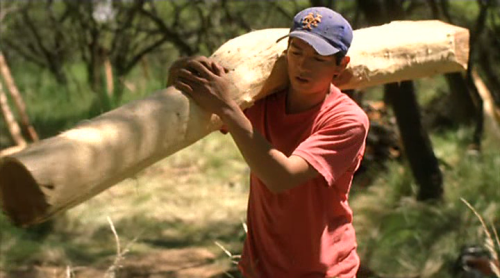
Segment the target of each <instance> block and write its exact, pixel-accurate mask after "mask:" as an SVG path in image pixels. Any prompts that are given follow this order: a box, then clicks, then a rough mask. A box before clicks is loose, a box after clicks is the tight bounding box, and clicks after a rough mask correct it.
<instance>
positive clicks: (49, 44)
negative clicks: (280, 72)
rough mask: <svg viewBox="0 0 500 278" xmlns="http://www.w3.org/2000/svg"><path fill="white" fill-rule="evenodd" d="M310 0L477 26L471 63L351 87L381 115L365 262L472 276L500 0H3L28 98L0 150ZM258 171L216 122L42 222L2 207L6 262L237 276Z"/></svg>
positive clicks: (81, 273)
mask: <svg viewBox="0 0 500 278" xmlns="http://www.w3.org/2000/svg"><path fill="white" fill-rule="evenodd" d="M309 6H327V7H330V8H333V9H334V10H337V11H338V12H340V13H341V14H343V15H344V16H345V17H346V18H347V19H348V20H349V21H350V22H351V24H352V25H353V28H354V29H359V28H363V27H368V26H373V25H380V24H384V23H388V22H390V21H393V20H430V19H439V20H442V21H445V22H448V23H451V24H454V25H458V26H461V27H465V28H468V29H469V30H470V32H471V33H470V34H471V39H470V61H469V66H468V70H467V71H466V72H461V73H453V74H446V75H439V76H432V77H429V78H424V79H419V80H412V81H405V82H402V83H400V84H387V85H384V86H378V87H373V88H367V89H363V90H357V91H349V92H346V93H348V94H349V95H350V96H352V97H353V98H354V99H355V100H356V101H357V102H358V104H359V105H360V106H362V107H363V108H364V109H365V111H366V112H367V113H368V115H369V116H370V120H371V130H370V134H369V137H368V139H367V140H368V142H367V143H368V148H367V153H366V156H365V160H364V162H363V165H362V167H361V169H360V171H359V173H358V174H357V175H356V177H355V181H354V185H353V190H352V193H351V206H352V208H353V210H354V214H355V222H354V224H355V227H356V230H357V235H358V241H359V254H360V256H361V259H362V264H363V268H364V271H365V272H366V273H368V272H371V273H372V274H366V276H365V277H369V276H370V275H371V276H370V277H375V276H376V275H378V276H380V277H468V276H460V275H465V274H464V273H466V272H467V270H464V267H463V260H462V259H463V258H464V254H470V250H472V249H471V248H468V249H467V248H466V247H471V246H475V247H477V248H478V249H474V250H479V251H478V252H476V253H475V254H474V256H476V257H478V258H482V259H485V260H486V261H488V260H490V259H494V254H495V251H498V248H499V247H500V246H498V241H497V240H496V239H495V233H494V231H495V230H497V229H498V228H499V227H500V224H499V223H498V219H499V215H500V207H499V205H500V191H499V190H498V188H497V187H498V186H499V185H500V173H499V171H498V169H500V156H499V155H500V150H499V148H498V143H497V142H499V140H500V137H498V134H497V133H496V132H495V127H497V126H498V123H499V119H500V113H499V112H498V111H499V110H498V107H500V51H499V49H500V1H494V0H491V1H487V0H477V1H473V0H470V1H458V0H457V1H451V0H426V1H424V0H421V1H403V0H358V1H354V0H352V1H348V0H345V1H340V0H339V1H333V0H330V1H324V0H323V1H322V0H316V1H315V0H310V1H299V0H297V1H229V0H221V1H199V0H195V1H182V0H177V1H141V0H137V1H130V0H128V1H126V0H122V1H118V0H117V1H109V0H103V1H69V0H68V1H52V0H39V1H5V0H2V1H0V52H1V56H2V57H3V63H2V65H0V66H4V67H5V68H8V70H9V72H10V73H11V76H12V80H13V81H14V82H10V81H9V78H8V76H7V75H6V74H5V73H4V71H2V78H1V80H2V82H1V83H0V84H1V85H2V86H1V88H2V89H0V93H3V95H4V96H6V97H7V98H6V102H2V103H3V105H2V108H4V107H7V106H8V107H10V108H15V107H17V105H16V101H15V98H13V97H12V96H11V94H9V93H12V91H16V90H17V91H18V92H19V93H20V95H21V96H22V99H23V100H24V103H25V106H26V112H27V116H28V117H27V118H25V117H23V113H22V109H21V110H19V109H18V110H16V109H11V110H13V117H14V118H15V119H17V120H18V122H19V123H20V132H18V133H13V132H12V126H9V124H7V123H8V122H9V121H0V150H1V149H4V150H5V149H8V148H11V147H12V146H16V145H17V146H24V145H25V144H29V143H32V142H34V141H36V140H37V138H40V139H43V138H48V137H51V136H55V135H57V134H59V133H60V132H62V131H64V130H67V129H69V128H71V127H74V126H75V125H76V124H78V123H79V122H81V121H84V120H87V119H91V118H93V117H95V116H98V115H99V114H101V113H104V112H106V111H109V110H111V109H113V108H116V107H119V106H120V105H123V104H125V103H127V102H130V101H132V100H135V99H141V98H144V97H146V96H148V95H149V94H151V93H153V92H155V91H157V90H159V89H162V88H164V87H165V84H166V79H167V75H168V69H169V66H170V65H171V64H172V63H173V62H174V61H175V60H176V59H177V58H178V57H182V56H193V55H210V54H211V53H212V52H213V51H214V50H216V49H217V48H218V47H219V46H220V45H221V44H223V43H224V42H226V41H227V40H229V39H231V38H233V37H236V36H238V35H242V34H245V33H247V32H250V31H252V30H257V29H263V28H276V27H281V28H288V27H290V22H291V20H292V18H293V15H294V14H295V13H296V12H298V11H300V10H302V9H303V8H306V7H309ZM1 61H2V60H0V62H1ZM13 84H14V85H15V86H14V87H13ZM485 93H486V94H487V95H488V96H489V100H490V103H488V102H486V99H485V98H484V94H485ZM486 104H493V110H492V111H493V112H492V113H490V114H488V113H484V112H483V111H484V110H485V109H484V108H485V106H487V105H486ZM20 111H21V112H20ZM2 115H3V116H5V115H6V114H5V110H2ZM27 119H29V120H28V122H27V121H26V120H27ZM30 127H31V128H30ZM16 134H17V135H16ZM123 140H126V138H123ZM248 172H249V170H248V168H247V166H246V165H245V163H244V161H243V160H242V158H241V156H240V155H239V153H238V151H237V149H236V147H235V145H234V144H233V142H232V141H231V139H230V136H224V135H222V134H218V133H214V134H211V135H209V136H208V137H206V138H204V139H202V140H200V141H199V142H197V143H195V144H194V145H192V146H190V147H188V148H186V149H184V150H182V151H181V152H179V153H177V154H175V155H173V156H171V157H168V158H166V159H164V160H162V161H160V162H159V163H157V164H155V165H153V166H151V167H149V168H148V169H146V170H144V171H143V172H142V173H140V174H139V175H137V176H136V177H134V178H132V179H128V180H126V181H124V182H122V183H120V184H118V185H116V186H114V187H112V188H111V189H109V190H107V191H105V192H103V193H102V194H100V195H99V196H97V197H95V198H93V199H91V200H89V201H87V202H85V203H84V204H82V205H79V206H77V207H76V208H74V209H71V210H70V211H68V212H66V213H64V214H63V215H60V216H58V217H56V218H54V219H53V220H51V221H49V222H46V223H44V224H41V225H38V226H35V227H31V228H28V229H21V228H19V227H15V226H13V225H12V224H11V223H10V222H9V221H8V220H7V219H6V217H5V216H0V277H89V276H98V277H104V276H105V277H231V276H235V275H236V274H235V272H234V271H233V270H234V265H233V264H232V261H234V260H237V259H238V257H237V256H235V255H234V254H239V252H240V251H241V247H242V241H243V239H244V237H245V225H244V221H245V211H246V200H247V194H248V182H247V179H248V178H247V176H248ZM463 200H466V201H468V202H469V203H470V204H471V205H472V206H473V207H474V208H475V209H476V211H477V212H478V213H479V215H481V216H482V218H483V219H484V221H485V222H486V223H487V225H488V228H487V229H485V228H484V227H483V226H482V225H481V222H480V220H479V218H478V217H477V216H476V215H475V214H474V213H473V212H472V211H471V209H470V208H469V207H468V206H467V205H466V204H465V203H464V201H463ZM495 228H496V229H495ZM486 230H489V231H490V232H491V235H492V241H485V238H486V236H487V233H486ZM485 243H487V244H485ZM488 248H489V249H488ZM467 252H469V253H467ZM469 271H472V270H470V269H469ZM375 273H376V274H375ZM489 274H490V275H494V274H492V273H489ZM360 277H361V276H360ZM470 277H473V276H470ZM478 277H480V276H478ZM484 277H486V276H484Z"/></svg>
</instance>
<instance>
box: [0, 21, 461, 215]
mask: <svg viewBox="0 0 500 278" xmlns="http://www.w3.org/2000/svg"><path fill="white" fill-rule="evenodd" d="M287 32H288V29H266V30H261V31H255V32H251V33H248V34H246V35H243V36H241V37H238V38H236V39H233V40H230V41H228V42H227V43H226V44H224V45H223V46H221V47H220V48H219V49H218V50H217V51H216V52H215V53H214V54H213V55H212V56H211V57H212V58H213V59H214V60H216V61H218V62H219V63H221V64H222V65H223V66H225V67H226V68H228V69H230V71H229V73H228V78H229V79H230V80H231V82H232V84H234V88H233V89H232V91H231V95H232V97H233V99H235V100H236V102H237V103H238V104H240V106H241V107H243V108H245V107H249V106H250V105H251V104H252V103H253V102H254V101H255V100H256V99H260V98H262V97H264V96H266V95H268V94H270V93H273V92H275V91H277V90H279V89H282V88H285V87H286V86H287V85H288V79H287V74H286V70H285V69H286V61H285V59H284V56H283V51H284V50H285V49H286V47H287V40H286V39H285V40H281V41H280V42H278V43H276V41H277V39H278V38H280V37H282V36H284V35H286V34H287ZM354 38H355V39H354V42H353V45H352V48H351V51H350V56H351V66H350V68H349V70H348V71H347V74H344V75H342V76H341V77H339V78H338V79H336V80H334V82H335V83H336V84H337V85H338V86H340V87H341V88H344V89H347V88H361V87H367V86H373V85H376V84H382V83H385V82H395V81H399V80H405V79H414V78H418V77H421V76H428V75H432V74H437V73H444V72H450V71H459V70H463V69H465V66H466V64H467V53H468V51H467V46H468V31H467V30H466V29H463V28H459V27H456V26H452V25H448V24H444V23H441V22H438V21H422V22H394V23H391V24H389V25H384V26H381V27H372V28H368V29H362V30H357V31H355V34H354ZM218 128H220V122H219V120H218V119H217V117H215V116H213V115H210V114H209V113H207V112H205V111H204V110H202V109H201V108H199V107H198V106H197V105H196V104H195V103H194V102H193V101H192V100H191V99H189V98H188V97H186V96H185V95H184V94H182V93H181V92H179V91H177V90H176V89H174V88H173V87H168V88H167V89H164V90H161V91H159V92H156V93H155V94H153V95H151V96H150V97H147V98H145V99H143V100H139V101H135V102H132V103H130V104H127V105H125V106H122V107H120V108H118V109H116V110H113V111H111V112H108V113H105V114H103V115H101V116H99V117H97V118H95V119H93V120H90V121H87V122H84V123H82V124H80V125H78V126H77V127H75V128H74V129H71V130H69V131H66V132H64V133H62V134H60V135H58V136H56V137H53V138H49V139H46V140H43V141H41V142H39V143H36V144H34V145H32V146H30V147H29V148H27V149H25V150H23V151H21V152H19V153H16V154H13V155H9V156H6V157H4V158H2V159H1V160H0V200H1V203H2V207H3V210H4V211H5V213H6V215H7V216H9V217H10V219H12V221H13V222H14V223H17V224H19V225H29V224H34V223H38V222H41V221H44V220H46V219H47V218H49V217H51V216H53V215H54V214H56V213H58V212H62V211H64V210H66V209H68V208H70V207H73V206H75V205H77V204H79V203H82V202H84V201H85V200H88V199H89V198H91V197H92V196H94V195H96V194H98V193H99V192H101V191H103V190H105V189H107V188H109V187H110V186H112V185H114V184H116V183H118V182H119V181H121V180H123V179H125V178H127V177H130V176H132V175H134V174H136V173H137V172H139V171H140V170H142V169H144V168H145V167H147V166H149V165H151V164H152V163H154V162H156V161H158V160H160V159H162V158H164V157H166V156H168V155H171V154H173V153H175V152H176V151H178V150H180V149H182V148H185V147H187V146H189V145H190V144H192V143H194V142H195V141H197V140H199V139H201V138H203V137H204V136H205V135H207V134H208V133H210V132H212V131H214V130H217V129H218Z"/></svg>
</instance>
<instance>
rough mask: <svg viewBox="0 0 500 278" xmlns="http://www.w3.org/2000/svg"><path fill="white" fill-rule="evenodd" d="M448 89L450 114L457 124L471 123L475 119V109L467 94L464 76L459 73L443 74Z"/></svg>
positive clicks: (467, 89) (467, 88) (469, 95)
mask: <svg viewBox="0 0 500 278" xmlns="http://www.w3.org/2000/svg"><path fill="white" fill-rule="evenodd" d="M445 78H446V82H447V83H448V87H449V88H450V98H449V100H450V104H449V106H450V112H451V116H452V117H453V119H454V120H456V121H457V122H458V123H471V122H472V120H473V119H475V117H476V107H475V105H474V101H473V99H472V98H471V94H470V93H469V87H468V86H467V82H466V79H465V77H464V75H463V74H462V73H460V72H454V73H447V74H445Z"/></svg>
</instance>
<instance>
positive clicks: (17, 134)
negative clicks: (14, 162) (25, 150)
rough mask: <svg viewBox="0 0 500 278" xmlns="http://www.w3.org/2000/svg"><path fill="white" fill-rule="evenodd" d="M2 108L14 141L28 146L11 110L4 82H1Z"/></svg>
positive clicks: (19, 144) (0, 100)
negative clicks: (3, 85)
mask: <svg viewBox="0 0 500 278" xmlns="http://www.w3.org/2000/svg"><path fill="white" fill-rule="evenodd" d="M0 109H1V111H2V116H3V118H4V120H5V125H6V126H7V129H8V130H9V133H10V136H11V137H12V140H14V143H16V144H17V145H18V146H26V145H27V144H26V141H25V140H24V138H23V135H22V134H21V129H20V128H19V125H18V124H17V122H16V118H15V117H14V114H13V113H12V110H10V108H9V103H8V100H7V95H6V94H5V92H4V90H3V87H2V82H0Z"/></svg>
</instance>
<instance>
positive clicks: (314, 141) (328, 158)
mask: <svg viewBox="0 0 500 278" xmlns="http://www.w3.org/2000/svg"><path fill="white" fill-rule="evenodd" d="M367 129H368V128H367V126H365V125H363V123H362V122H356V121H346V122H343V123H336V124H326V125H325V126H324V127H321V128H319V129H318V130H316V131H314V132H313V134H311V136H309V137H308V138H307V139H306V140H304V141H303V142H302V143H301V144H299V146H298V147H297V148H296V149H295V150H294V152H293V153H292V155H297V156H300V157H302V158H303V159H305V160H306V161H307V162H308V163H309V164H310V165H311V166H312V167H314V168H315V169H316V170H317V171H318V172H319V173H320V174H321V175H322V176H323V177H324V178H325V180H326V182H327V184H328V186H332V185H334V184H335V181H336V180H337V179H338V178H339V177H341V176H342V175H343V174H344V173H345V172H346V171H347V170H348V169H349V168H350V167H351V166H352V165H353V163H354V162H355V161H356V159H357V158H358V156H360V155H362V152H363V150H364V144H365V143H364V142H365V139H366V134H367V132H368V130H367Z"/></svg>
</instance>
